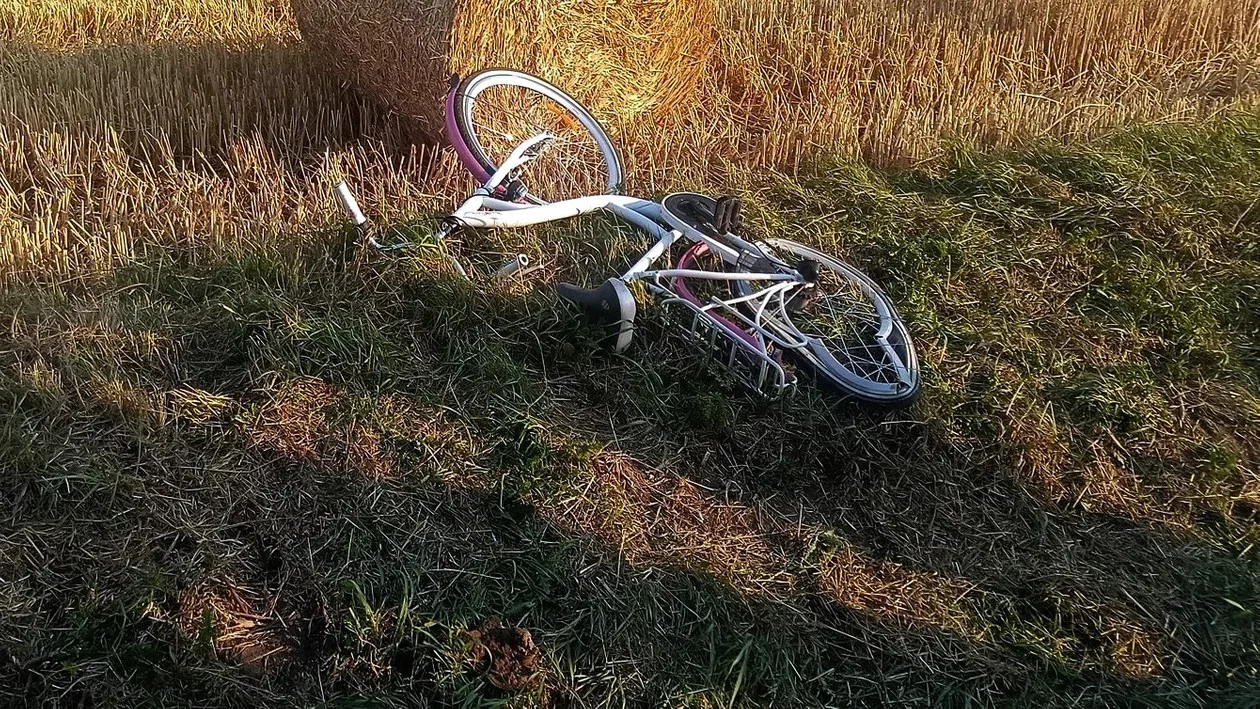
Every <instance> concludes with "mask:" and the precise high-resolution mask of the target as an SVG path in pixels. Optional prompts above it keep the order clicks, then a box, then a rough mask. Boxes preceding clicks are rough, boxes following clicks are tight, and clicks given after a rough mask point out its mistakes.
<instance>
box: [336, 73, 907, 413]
mask: <svg viewBox="0 0 1260 709" xmlns="http://www.w3.org/2000/svg"><path fill="white" fill-rule="evenodd" d="M446 124H447V133H448V136H449V138H450V141H451V144H452V146H453V148H454V150H455V152H456V154H457V155H458V157H459V160H460V162H461V163H462V164H463V165H464V167H465V168H467V169H468V170H469V172H471V173H472V174H473V176H474V177H475V179H477V180H478V181H479V182H480V183H481V186H480V187H479V188H478V189H477V190H476V191H475V192H473V194H472V195H471V196H469V197H468V198H467V199H466V200H465V201H464V202H463V203H462V204H461V205H460V206H459V208H458V209H456V210H455V211H454V212H453V213H452V214H451V215H450V216H448V217H446V218H445V219H443V220H442V221H441V223H440V225H439V227H438V229H437V232H436V234H435V240H436V241H437V242H438V243H439V244H441V243H445V240H446V239H447V238H448V237H449V236H450V235H451V234H452V233H454V232H455V231H456V230H458V229H466V228H484V229H504V228H514V227H525V226H532V225H538V224H544V223H548V222H555V221H560V220H565V219H570V218H573V217H577V216H580V215H583V214H589V213H592V212H597V211H601V210H602V211H607V212H611V213H612V214H614V215H616V216H617V217H619V218H620V219H622V220H624V221H625V222H627V223H629V224H630V225H632V226H634V227H636V228H637V229H639V230H640V231H642V232H644V233H645V234H646V235H648V236H650V237H652V238H653V239H655V243H654V244H653V245H652V246H651V247H650V248H649V249H648V250H647V251H646V252H645V253H644V254H643V255H642V257H641V258H639V259H638V260H637V261H635V263H634V264H633V265H631V266H630V267H629V269H628V270H626V271H625V273H623V274H622V275H621V276H618V277H614V278H609V279H608V280H607V281H605V282H604V283H603V284H602V285H600V286H599V287H597V288H592V289H587V288H581V287H578V286H575V285H572V284H567V283H561V284H558V285H557V292H558V295H559V296H560V297H561V298H563V299H564V300H567V301H570V302H572V303H575V304H577V305H578V306H580V307H581V308H582V309H583V310H585V311H586V313H587V314H588V315H589V316H591V317H592V318H593V319H595V320H597V321H599V322H601V323H602V324H603V325H604V326H605V328H606V329H607V337H606V342H607V343H608V344H609V346H610V347H611V349H613V350H614V351H617V352H621V351H624V350H625V349H626V348H628V347H629V346H630V343H631V341H632V339H633V334H634V330H635V319H636V316H637V314H638V301H637V299H636V297H635V295H634V292H633V290H632V286H633V285H636V284H638V285H641V286H642V287H643V290H645V291H646V292H648V293H650V294H652V295H654V296H656V298H657V299H658V300H659V301H660V304H661V305H662V306H664V307H665V308H666V309H667V310H670V311H673V312H675V313H676V314H677V315H678V316H679V317H676V318H674V322H676V323H678V324H679V326H680V330H681V332H682V333H683V335H684V336H685V338H686V339H687V340H689V341H690V342H693V343H695V344H697V345H699V346H701V347H702V348H704V349H706V350H707V351H708V352H709V353H711V354H712V355H714V356H715V358H716V359H717V361H718V362H720V363H721V364H722V365H723V367H724V368H725V370H726V371H728V372H730V373H731V374H732V375H733V376H734V377H735V378H736V379H737V380H738V381H739V382H741V383H742V384H744V385H745V386H747V387H749V388H750V389H751V390H753V391H755V392H759V393H761V394H764V395H767V396H770V397H779V396H782V395H784V394H786V393H788V392H790V391H791V390H793V389H794V388H795V386H796V382H797V380H798V377H797V376H796V374H795V369H797V368H800V369H804V370H808V371H811V372H813V373H814V375H815V379H816V381H817V382H819V383H821V384H822V385H824V386H825V387H829V388H832V389H835V390H838V391H839V392H841V393H843V394H847V395H849V396H852V397H855V398H857V399H859V400H862V401H865V402H868V403H873V404H878V405H883V406H887V407H903V406H908V405H910V404H911V403H913V402H914V401H915V400H916V399H917V397H918V395H919V390H920V375H919V365H918V360H917V356H916V353H915V349H914V345H913V342H912V341H911V338H910V334H909V332H908V330H907V328H906V325H905V323H904V322H903V321H902V319H901V318H900V316H899V315H898V314H897V310H896V308H895V306H894V305H893V303H892V301H891V300H890V299H889V297H888V296H887V295H886V294H885V293H884V291H883V290H882V289H881V288H880V287H879V286H878V285H877V284H876V283H875V282H874V281H873V280H871V279H870V278H869V277H867V276H866V275H864V274H863V273H862V272H860V271H859V270H857V269H856V268H854V267H852V266H850V265H848V264H846V263H844V262H843V261H841V260H839V259H837V258H834V257H832V256H828V255H826V254H824V253H822V252H820V251H818V250H816V249H814V248H812V247H810V246H806V245H804V244H800V243H797V242H794V241H791V240H788V239H783V238H774V237H768V238H764V239H760V240H756V241H748V240H746V239H745V238H743V237H742V236H740V232H742V226H743V219H742V202H741V201H740V200H739V198H737V197H730V196H727V197H721V198H718V199H713V198H710V197H707V196H704V195H700V194H694V193H685V192H684V193H677V194H671V195H669V196H668V197H666V198H665V199H664V200H662V201H661V202H659V203H658V202H654V201H651V200H644V199H639V198H635V197H629V196H625V195H621V194H618V193H619V192H620V189H621V183H622V163H621V159H620V156H619V155H618V153H617V150H616V148H615V147H614V146H613V143H612V140H611V139H610V138H609V137H608V134H607V132H606V131H605V130H604V129H603V127H602V126H601V125H600V123H599V121H597V120H596V119H595V117H594V116H592V115H591V113H590V112H589V111H588V110H587V109H586V108H585V107H583V106H582V105H581V104H579V103H578V102H577V101H576V100H575V99H573V98H572V97H571V96H569V95H568V94H566V93H564V92H563V91H561V90H560V89H558V88H556V87H555V86H552V85H551V84H549V83H547V82H546V81H544V80H542V79H540V78H538V77H535V76H532V75H530V74H526V73H524V72H520V71H515V70H512V69H487V70H484V71H481V72H478V73H476V74H474V75H472V76H470V77H468V78H467V79H464V80H463V81H460V80H459V79H458V77H452V81H451V89H450V92H449V94H448V95H447V99H446ZM526 135H528V136H530V137H524V138H522V136H526ZM546 162H551V163H553V164H552V170H551V172H550V173H549V174H550V175H551V176H552V180H551V182H550V183H548V186H547V188H546V193H540V192H535V191H532V190H531V189H530V188H529V187H528V186H527V185H526V183H525V181H524V179H525V174H524V173H525V170H524V168H525V167H526V166H527V165H530V164H533V165H534V166H537V165H539V164H544V163H546ZM337 193H338V195H339V197H340V199H341V202H342V206H343V208H344V209H345V211H346V213H347V215H348V216H349V217H350V220H351V222H352V223H353V224H354V226H355V228H356V229H357V230H359V231H360V233H361V235H362V237H363V238H364V240H365V241H366V242H367V243H368V244H369V245H371V246H372V247H374V248H376V249H379V250H383V251H390V250H395V249H400V248H408V247H410V246H414V245H415V244H411V243H405V242H404V243H400V244H386V243H383V242H380V241H378V240H376V239H375V238H374V237H373V236H372V235H371V234H369V233H368V232H367V226H366V225H367V218H366V217H365V216H364V215H363V213H362V211H361V210H360V208H359V206H358V204H357V202H356V201H355V199H354V196H353V195H352V194H351V192H350V190H349V188H348V187H347V186H346V184H345V183H344V182H343V183H341V184H339V185H338V186H337ZM556 198H558V199H556ZM680 242H682V243H683V244H685V245H686V248H685V249H681V251H682V253H681V254H680V255H679V256H678V257H677V259H676V260H673V266H672V267H668V264H667V267H666V268H655V264H656V263H657V262H658V261H659V260H661V259H662V258H666V257H667V256H670V257H672V254H673V252H674V251H676V250H677V249H675V248H674V247H675V245H676V244H679V243H680ZM448 257H449V258H450V261H451V262H452V264H453V265H454V268H455V269H456V270H457V272H459V273H460V274H461V275H463V276H465V277H467V275H468V271H467V270H466V269H465V268H464V267H463V266H462V265H461V264H460V261H459V259H458V258H456V257H454V256H449V252H448ZM527 264H528V259H527V258H526V257H524V256H521V257H519V258H518V259H517V260H516V261H515V262H509V263H508V264H507V266H505V268H504V269H503V270H502V271H501V274H506V273H510V272H513V271H516V270H519V269H520V268H522V267H524V266H526V265H527ZM793 365H795V367H794V366H793Z"/></svg>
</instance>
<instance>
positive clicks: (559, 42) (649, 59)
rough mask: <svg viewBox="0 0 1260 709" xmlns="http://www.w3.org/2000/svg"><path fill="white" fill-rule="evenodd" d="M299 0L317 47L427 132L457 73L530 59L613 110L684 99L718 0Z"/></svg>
mask: <svg viewBox="0 0 1260 709" xmlns="http://www.w3.org/2000/svg"><path fill="white" fill-rule="evenodd" d="M292 2H293V9H294V14H295V15H296V17H297V20H298V24H299V26H300V27H301V30H302V35H303V37H304V38H305V39H306V41H307V43H308V44H309V45H310V47H311V48H312V50H313V52H314V53H315V56H316V57H317V59H322V60H323V61H325V62H327V63H328V64H329V65H330V67H331V68H333V69H334V70H335V71H337V72H338V73H339V74H340V75H341V76H342V77H344V78H345V79H347V80H349V81H350V82H351V83H353V84H354V85H355V86H357V87H358V88H359V90H361V91H362V92H363V93H365V94H366V95H368V96H369V97H371V98H373V99H375V100H376V101H378V102H380V103H382V104H384V105H386V106H388V107H390V108H392V109H394V110H396V111H398V112H399V113H402V114H404V115H406V116H409V117H411V118H413V119H415V122H416V126H417V128H418V129H419V131H420V134H421V136H422V137H424V138H427V139H435V138H436V137H437V136H438V135H439V133H440V130H441V125H442V97H443V96H444V94H445V92H446V89H447V82H448V80H449V78H450V75H451V74H453V73H455V74H460V75H467V74H469V73H472V72H475V71H477V70H479V69H484V68H488V67H493V66H501V67H510V68H515V69H522V70H525V71H529V72H532V73H535V74H538V75H539V76H542V77H543V78H544V79H547V80H548V81H551V82H552V83H554V84H556V85H557V86H560V87H561V88H562V89H564V90H565V91H567V92H569V93H571V94H573V95H574V96H575V97H576V98H577V99H578V100H579V101H581V102H582V103H584V104H585V105H587V106H588V107H590V108H591V109H592V110H593V111H594V112H595V113H597V114H599V115H600V116H601V118H604V119H606V120H610V121H614V122H616V121H623V120H630V119H634V118H636V117H638V116H641V115H644V114H650V113H654V112H657V111H660V110H668V109H669V108H671V107H673V106H674V105H676V104H677V103H678V102H679V101H680V100H681V99H689V98H690V97H689V96H688V94H689V92H691V91H692V90H693V89H694V87H695V85H696V82H697V80H698V78H699V76H700V73H701V72H702V71H703V69H704V64H705V60H706V59H707V53H708V50H709V45H710V44H711V43H712V40H713V37H712V28H713V22H714V20H713V12H714V0H292Z"/></svg>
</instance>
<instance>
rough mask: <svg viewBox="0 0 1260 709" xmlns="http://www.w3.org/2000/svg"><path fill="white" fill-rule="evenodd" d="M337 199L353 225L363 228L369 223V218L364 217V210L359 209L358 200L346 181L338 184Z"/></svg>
mask: <svg viewBox="0 0 1260 709" xmlns="http://www.w3.org/2000/svg"><path fill="white" fill-rule="evenodd" d="M337 199H339V200H340V201H341V208H342V209H343V210H345V212H346V216H347V217H349V218H350V223H351V224H354V225H355V226H363V225H364V224H366V223H367V217H365V216H363V210H361V209H359V202H358V200H356V199H355V198H354V194H353V193H352V192H351V191H350V187H349V186H348V185H346V183H345V182H344V181H343V182H339V183H337Z"/></svg>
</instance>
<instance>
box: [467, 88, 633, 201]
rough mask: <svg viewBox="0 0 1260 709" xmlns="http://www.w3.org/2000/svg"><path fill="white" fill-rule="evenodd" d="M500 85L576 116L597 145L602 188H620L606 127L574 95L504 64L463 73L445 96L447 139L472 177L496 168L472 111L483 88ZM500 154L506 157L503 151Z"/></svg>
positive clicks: (536, 198)
mask: <svg viewBox="0 0 1260 709" xmlns="http://www.w3.org/2000/svg"><path fill="white" fill-rule="evenodd" d="M500 86H510V87H517V88H521V89H524V90H526V91H532V92H534V93H537V94H539V95H541V96H542V97H544V98H545V99H548V100H550V101H552V102H554V103H555V104H556V105H558V106H560V107H561V108H563V109H564V110H565V111H566V112H567V113H568V115H569V116H570V117H571V118H572V119H574V120H576V121H577V123H578V124H580V125H581V126H582V128H583V129H585V131H586V132H587V133H588V134H589V136H590V137H591V138H592V140H593V141H594V143H595V144H596V146H597V147H598V148H599V151H600V153H601V154H602V157H603V159H604V169H605V170H606V171H607V184H606V185H605V186H604V190H605V192H606V193H610V194H614V193H616V192H618V191H619V190H620V188H621V182H622V174H623V171H622V164H621V157H620V155H618V153H617V149H616V147H615V146H614V145H613V143H612V139H611V138H609V137H608V133H607V131H605V130H604V127H603V126H602V125H601V124H600V122H599V121H598V120H597V119H596V118H595V117H594V116H593V115H591V112H590V111H588V110H587V109H586V107H584V106H582V104H581V103H579V102H578V101H577V99H575V98H573V97H572V96H570V95H568V94H567V93H565V92H564V91H561V90H560V89H559V88H556V87H555V86H553V85H551V84H550V83H548V82H546V81H544V80H543V79H540V78H538V77H536V76H534V75H532V74H527V73H525V72H523V71H517V70H515V69H504V68H492V69H484V70H482V71H479V72H477V73H475V74H473V75H471V76H469V77H467V78H466V79H464V80H463V81H462V82H460V83H459V85H458V87H456V89H455V90H454V91H452V92H451V94H450V95H449V97H448V99H447V110H446V122H447V132H448V134H449V138H450V141H451V143H452V145H453V147H454V148H455V152H456V154H457V155H458V156H459V158H460V161H461V162H462V163H463V164H464V167H465V168H466V169H468V171H469V172H471V173H472V174H473V176H474V177H475V178H477V179H478V180H481V181H485V180H487V179H489V178H490V176H491V175H492V174H493V173H494V172H495V171H497V170H498V169H499V159H496V158H495V156H493V155H491V151H489V150H488V149H487V148H486V145H485V141H483V140H482V137H481V136H479V135H478V131H477V127H476V121H475V120H474V115H473V113H474V110H475V108H476V105H477V98H478V97H479V96H481V95H482V93H483V92H485V91H487V90H489V89H492V88H495V87H500ZM528 137H529V136H524V135H523V136H516V138H517V139H518V140H520V139H524V138H528ZM513 147H515V146H513ZM503 157H506V155H504V156H503ZM570 196H588V195H570ZM522 199H523V201H527V202H530V203H532V204H547V203H548V200H546V199H543V198H542V197H541V196H539V195H537V194H533V193H531V192H528V191H526V193H525V194H524V195H523V196H522Z"/></svg>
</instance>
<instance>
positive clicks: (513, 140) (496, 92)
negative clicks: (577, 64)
mask: <svg viewBox="0 0 1260 709" xmlns="http://www.w3.org/2000/svg"><path fill="white" fill-rule="evenodd" d="M446 118H447V132H448V133H449V137H450V140H451V143H452V145H453V146H454V148H455V152H456V153H457V154H458V155H459V157H460V160H461V162H463V163H464V167H466V168H467V169H468V170H469V171H470V172H472V173H473V176H474V177H476V178H477V179H479V180H487V179H489V178H490V176H491V175H492V174H494V172H495V171H496V170H498V169H499V166H500V165H502V164H503V162H504V161H505V160H506V159H507V158H508V156H509V155H511V153H512V151H513V150H515V149H516V147H517V146H518V145H520V144H521V142H523V141H525V140H527V139H529V138H531V137H533V136H535V135H538V134H540V133H543V132H546V133H550V134H551V135H553V136H555V139H554V140H552V141H549V142H548V144H547V145H546V147H545V149H544V150H543V151H542V152H541V154H540V155H538V156H537V157H535V158H534V159H533V160H531V161H530V162H529V163H528V164H527V165H526V166H525V167H526V169H527V171H528V173H529V179H528V185H527V189H528V191H527V193H526V194H525V195H524V200H525V201H528V202H532V203H534V204H546V203H548V202H557V201H561V200H565V199H571V198H574V197H587V196H591V195H597V194H606V193H615V192H617V191H618V190H620V188H621V181H622V169H621V158H620V157H619V156H618V155H617V149H616V148H615V147H614V146H613V143H612V140H611V139H610V138H609V137H608V133H607V132H606V131H605V130H604V128H603V126H601V125H600V124H599V121H598V120H596V119H595V117H594V116H592V115H591V113H590V111H588V110H586V108H585V107H584V106H582V104H580V103H578V101H577V99H574V98H573V97H572V96H569V95H568V94H566V93H565V92H563V91H561V90H560V89H558V88H556V87H555V86H552V85H551V84H549V83H547V82H546V81H543V80H542V79H540V78H538V77H536V76H532V75H530V74H526V73H525V72H521V71H516V70H513V69H486V70H484V71H480V72H478V73H476V74H473V75H472V76H470V77H468V78H467V79H465V80H464V81H463V82H462V83H460V85H459V87H458V88H456V89H455V91H453V92H452V93H451V95H450V97H449V98H448V100H447V117H446Z"/></svg>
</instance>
